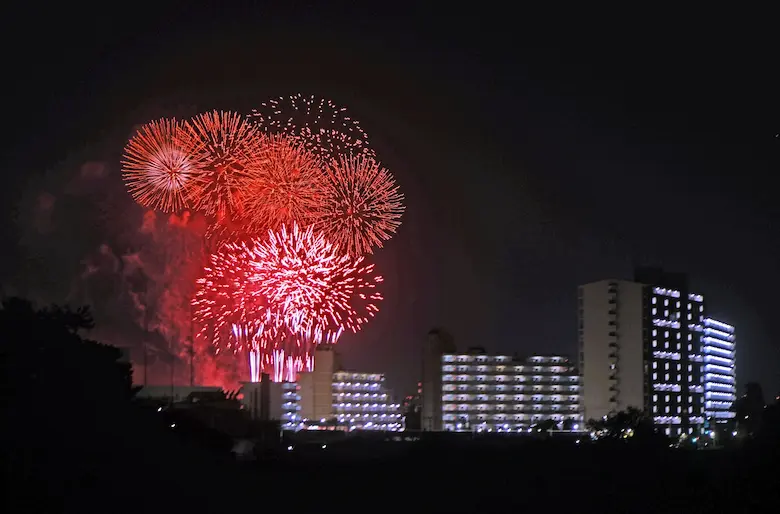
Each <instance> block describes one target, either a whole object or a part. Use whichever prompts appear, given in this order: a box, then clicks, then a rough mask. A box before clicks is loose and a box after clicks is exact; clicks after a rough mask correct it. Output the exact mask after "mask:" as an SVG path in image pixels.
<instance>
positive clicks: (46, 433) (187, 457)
mask: <svg viewBox="0 0 780 514" xmlns="http://www.w3.org/2000/svg"><path fill="white" fill-rule="evenodd" d="M91 325H92V320H91V318H90V314H89V311H88V310H87V309H81V310H75V311H73V310H68V309H63V308H58V307H52V308H46V309H36V308H35V307H34V306H33V305H31V304H30V303H29V302H26V301H24V300H20V299H8V300H5V301H4V302H3V308H2V311H0V334H1V337H2V346H1V347H0V374H1V375H2V376H1V377H0V380H1V381H2V382H1V384H2V387H3V395H2V411H3V423H2V426H3V437H2V460H3V463H4V464H3V473H4V483H5V484H8V486H9V487H7V488H6V490H7V491H8V494H5V495H4V496H3V502H4V505H3V506H2V511H3V512H9V513H12V512H47V513H50V512H74V513H76V512H78V513H82V514H83V513H86V512H100V513H105V512H111V513H116V512H128V513H130V512H133V513H137V512H166V513H170V512H224V511H226V510H233V509H244V510H245V509H255V510H258V511H259V510H263V509H278V508H287V509H295V510H297V511H300V512H331V511H361V510H377V509H379V510H401V511H408V512H423V511H425V512H487V511H493V510H496V509H507V508H511V509H514V511H524V510H528V509H533V510H537V511H545V512H566V513H571V512H601V513H611V512H621V513H624V512H632V513H645V512H647V513H660V512H662V513H672V512H681V513H682V512H684V513H686V514H688V513H695V512H707V513H716V512H730V513H735V512H774V511H775V510H778V507H780V504H778V503H777V498H778V491H780V480H779V479H778V472H777V470H776V463H777V462H778V457H780V451H778V441H780V424H778V423H777V420H778V419H780V418H778V416H777V413H778V412H780V407H779V406H776V405H769V406H766V408H764V407H763V406H762V407H761V409H760V412H759V410H758V408H757V407H752V408H753V410H751V411H750V412H751V413H752V415H753V416H754V417H757V416H759V414H760V417H761V420H762V421H761V423H760V424H758V425H755V427H754V428H753V429H752V430H753V435H752V436H751V437H749V438H748V439H747V440H746V442H745V443H744V444H742V445H741V446H740V447H735V448H732V449H727V450H718V451H693V450H690V451H683V450H677V449H671V448H669V447H668V444H666V443H667V442H666V441H665V440H661V439H659V438H657V437H655V436H653V435H651V434H650V432H652V431H651V430H650V431H648V430H647V429H646V428H644V427H639V428H638V429H637V430H636V437H633V438H631V440H630V441H628V442H627V441H626V440H623V439H622V438H620V437H607V438H605V439H604V440H603V441H602V442H601V443H599V444H593V443H591V442H590V441H589V440H580V442H579V443H577V442H576V440H575V439H573V438H572V439H558V438H556V437H544V436H539V437H525V438H511V439H507V438H483V439H476V440H472V439H469V438H465V439H464V438H459V437H454V438H444V439H442V438H438V439H432V440H425V439H424V440H422V441H417V442H383V441H377V440H374V439H363V440H361V439H360V438H342V439H341V440H334V441H333V442H329V443H328V444H327V445H326V447H325V448H323V447H322V446H323V445H321V444H319V443H316V442H315V441H312V442H309V443H307V444H300V445H298V444H294V446H295V447H294V449H293V450H291V451H288V449H287V448H288V444H290V443H289V441H284V442H282V441H280V447H279V450H280V451H279V452H276V453H273V452H272V453H270V454H268V455H267V456H265V458H263V459H261V460H260V461H258V462H248V463H242V462H236V461H235V460H234V459H233V458H232V456H231V454H230V448H231V447H232V439H231V436H230V435H229V434H224V433H223V434H220V433H219V429H218V428H219V427H217V429H215V428H214V427H211V428H209V429H203V430H200V431H199V430H198V428H197V423H195V422H193V423H190V425H189V427H188V428H187V430H183V429H181V428H183V426H182V427H177V428H180V429H179V430H172V429H171V428H170V424H171V423H172V418H171V417H170V416H166V415H161V414H160V413H158V412H157V411H156V409H146V408H144V407H143V406H141V405H140V404H138V403H137V402H135V401H134V400H133V396H134V393H135V391H134V389H133V387H132V379H131V377H132V369H131V367H130V365H129V364H127V363H123V362H121V359H120V353H119V351H118V350H116V349H115V348H112V347H110V346H105V345H101V344H100V343H98V342H94V341H90V340H89V339H87V338H86V336H85V333H88V332H87V331H88V330H89V328H90V327H91ZM746 408H747V407H746ZM746 415H747V414H746ZM629 418H630V416H629V417H628V418H627V419H626V420H622V419H621V420H616V423H618V422H619V423H624V422H625V423H633V422H634V421H632V420H631V419H629ZM604 428H605V429H606V430H607V431H609V430H613V431H614V432H615V433H621V432H622V428H620V427H619V426H618V425H615V426H608V427H604ZM584 439H587V438H584Z"/></svg>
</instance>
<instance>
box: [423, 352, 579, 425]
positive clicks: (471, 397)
mask: <svg viewBox="0 0 780 514" xmlns="http://www.w3.org/2000/svg"><path fill="white" fill-rule="evenodd" d="M427 358H428V359H429V361H428V362H426V363H425V364H424V367H425V369H427V370H429V376H428V377H427V378H428V379H427V381H426V380H423V390H422V391H423V392H422V408H423V412H424V413H428V415H431V414H432V415H433V416H434V419H433V420H432V422H431V420H428V423H427V425H424V426H423V430H446V431H454V432H472V431H475V432H483V431H484V432H522V431H526V430H528V429H530V428H531V427H532V426H534V425H536V424H537V423H539V422H540V421H544V420H547V419H552V420H554V421H556V422H557V423H558V425H559V427H560V428H563V429H569V430H577V429H580V428H581V426H582V409H581V407H580V384H579V381H580V377H579V374H578V373H577V371H576V370H575V369H574V367H573V366H572V365H571V363H570V362H569V359H567V358H566V357H562V356H557V355H555V356H541V355H537V356H532V357H528V358H525V359H520V358H517V357H513V356H509V355H488V354H487V353H485V352H484V350H482V349H472V350H470V351H468V352H465V353H458V352H454V351H447V352H443V353H441V354H439V355H434V354H428V355H427ZM434 365H437V373H438V377H439V378H438V380H434V379H433V377H431V376H430V374H431V373H433V369H434V367H435V366H434ZM426 384H427V385H428V387H426ZM424 421H425V420H424Z"/></svg>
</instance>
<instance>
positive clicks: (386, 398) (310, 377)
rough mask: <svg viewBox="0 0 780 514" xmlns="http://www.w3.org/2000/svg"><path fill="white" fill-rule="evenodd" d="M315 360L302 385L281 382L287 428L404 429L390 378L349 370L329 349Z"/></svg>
mask: <svg viewBox="0 0 780 514" xmlns="http://www.w3.org/2000/svg"><path fill="white" fill-rule="evenodd" d="M315 362H316V366H315V367H314V370H313V371H311V372H306V373H301V374H300V375H299V377H298V382H287V383H283V384H281V396H282V403H281V408H282V414H281V419H282V428H283V429H284V430H295V431H297V430H344V431H352V430H380V431H391V432H397V431H401V430H403V429H404V422H403V418H402V414H401V406H400V404H396V403H394V402H393V401H392V395H391V394H390V391H389V390H388V389H387V388H386V387H385V376H384V374H382V373H365V372H360V371H344V370H342V369H341V364H340V361H339V356H338V353H337V352H336V351H335V349H333V348H332V347H328V346H324V347H321V348H318V349H317V354H316V357H315Z"/></svg>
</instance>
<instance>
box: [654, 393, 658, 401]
mask: <svg viewBox="0 0 780 514" xmlns="http://www.w3.org/2000/svg"><path fill="white" fill-rule="evenodd" d="M653 401H654V402H657V401H658V395H657V394H654V395H653Z"/></svg>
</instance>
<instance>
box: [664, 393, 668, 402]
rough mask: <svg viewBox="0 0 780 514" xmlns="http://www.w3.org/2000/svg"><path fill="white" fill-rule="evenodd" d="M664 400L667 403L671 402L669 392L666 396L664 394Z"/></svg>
mask: <svg viewBox="0 0 780 514" xmlns="http://www.w3.org/2000/svg"><path fill="white" fill-rule="evenodd" d="M664 401H665V402H667V403H668V402H669V395H668V394H667V395H666V396H664Z"/></svg>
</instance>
